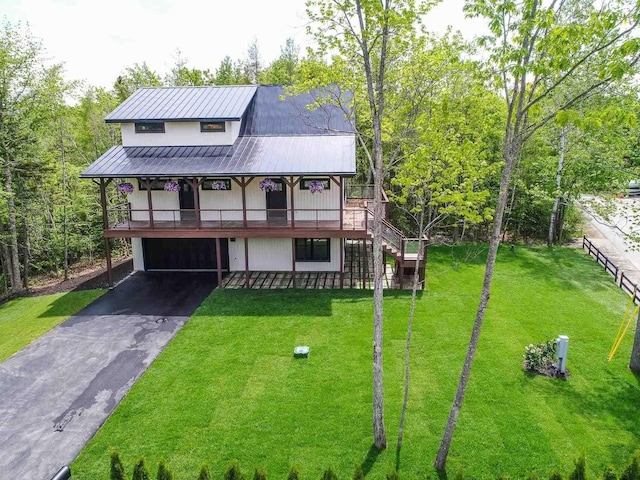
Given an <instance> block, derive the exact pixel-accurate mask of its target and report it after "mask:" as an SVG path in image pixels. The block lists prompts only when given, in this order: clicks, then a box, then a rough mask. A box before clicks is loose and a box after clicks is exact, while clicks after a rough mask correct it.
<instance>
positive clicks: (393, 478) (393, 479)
mask: <svg viewBox="0 0 640 480" xmlns="http://www.w3.org/2000/svg"><path fill="white" fill-rule="evenodd" d="M387 480H400V477H399V476H398V472H397V470H396V469H395V468H392V469H391V470H389V472H388V473H387Z"/></svg>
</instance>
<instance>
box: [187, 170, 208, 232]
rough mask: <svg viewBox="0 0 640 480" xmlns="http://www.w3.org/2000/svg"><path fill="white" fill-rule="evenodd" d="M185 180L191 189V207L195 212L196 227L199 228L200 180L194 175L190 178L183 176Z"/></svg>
mask: <svg viewBox="0 0 640 480" xmlns="http://www.w3.org/2000/svg"><path fill="white" fill-rule="evenodd" d="M185 180H186V182H187V183H188V184H189V185H190V186H191V189H192V190H193V207H194V210H195V214H196V228H200V220H201V217H200V185H201V184H202V182H201V181H200V180H198V179H197V178H196V177H193V178H192V179H191V180H189V179H188V178H185ZM202 181H204V179H202Z"/></svg>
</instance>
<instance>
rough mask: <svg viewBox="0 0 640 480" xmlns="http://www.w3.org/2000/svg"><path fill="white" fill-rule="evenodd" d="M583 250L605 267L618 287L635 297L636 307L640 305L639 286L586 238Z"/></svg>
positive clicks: (584, 238) (583, 242)
mask: <svg viewBox="0 0 640 480" xmlns="http://www.w3.org/2000/svg"><path fill="white" fill-rule="evenodd" d="M582 248H584V249H585V250H586V251H587V252H588V253H589V255H591V256H592V257H593V258H595V259H596V261H597V262H598V263H599V264H600V265H602V266H603V267H604V270H605V271H606V272H607V273H609V274H610V275H611V276H612V277H613V278H614V279H615V282H616V285H618V286H619V287H620V288H621V289H622V290H623V291H625V292H627V293H628V294H629V296H631V297H633V302H634V303H635V304H636V305H640V287H639V286H638V284H636V283H633V281H632V280H631V279H630V278H629V277H628V276H627V275H626V274H625V273H624V272H623V271H622V270H620V268H618V266H617V265H616V264H614V263H613V262H612V261H611V260H609V258H607V256H606V255H605V254H604V253H602V251H600V249H599V248H598V247H596V246H595V245H594V244H593V242H591V240H589V239H588V238H587V237H585V236H583V237H582Z"/></svg>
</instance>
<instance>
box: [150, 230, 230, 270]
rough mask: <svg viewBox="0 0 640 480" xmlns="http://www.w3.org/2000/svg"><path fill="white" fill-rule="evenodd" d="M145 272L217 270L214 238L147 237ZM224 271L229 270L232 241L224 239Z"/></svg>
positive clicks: (222, 242) (221, 246) (221, 248)
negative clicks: (230, 242)
mask: <svg viewBox="0 0 640 480" xmlns="http://www.w3.org/2000/svg"><path fill="white" fill-rule="evenodd" d="M142 249H143V251H144V268H145V270H217V268H218V266H217V264H216V241H215V239H213V238H144V239H142ZM220 254H221V259H222V269H223V270H228V269H229V243H228V239H226V238H221V239H220Z"/></svg>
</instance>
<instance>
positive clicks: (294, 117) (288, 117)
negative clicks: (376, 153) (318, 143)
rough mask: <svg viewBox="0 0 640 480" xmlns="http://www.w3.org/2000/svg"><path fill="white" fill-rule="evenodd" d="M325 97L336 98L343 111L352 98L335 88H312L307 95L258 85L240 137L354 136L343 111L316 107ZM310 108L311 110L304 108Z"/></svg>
mask: <svg viewBox="0 0 640 480" xmlns="http://www.w3.org/2000/svg"><path fill="white" fill-rule="evenodd" d="M325 96H330V97H331V98H339V99H340V101H341V103H342V104H343V106H344V107H343V108H345V109H346V108H350V103H351V100H352V97H353V96H352V95H351V93H350V92H345V91H340V90H339V89H338V87H337V86H332V87H327V88H325V89H316V90H314V91H312V92H310V93H302V94H299V95H287V94H286V91H285V89H284V88H283V87H282V86H280V85H260V86H259V87H258V91H257V92H256V95H255V97H254V99H253V101H252V102H251V105H250V106H249V110H248V112H247V117H246V121H245V124H244V125H243V130H242V131H241V132H240V135H247V136H281V135H348V134H352V133H354V128H353V125H352V123H351V122H350V121H349V120H348V119H347V118H346V117H345V112H344V111H343V108H341V107H339V106H337V105H335V104H333V103H324V104H318V103H317V101H316V99H317V98H322V97H325ZM309 105H313V106H314V108H308V106H309Z"/></svg>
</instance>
